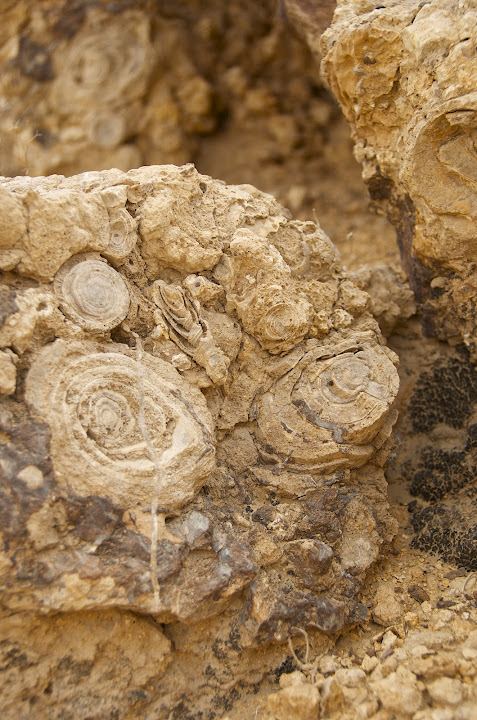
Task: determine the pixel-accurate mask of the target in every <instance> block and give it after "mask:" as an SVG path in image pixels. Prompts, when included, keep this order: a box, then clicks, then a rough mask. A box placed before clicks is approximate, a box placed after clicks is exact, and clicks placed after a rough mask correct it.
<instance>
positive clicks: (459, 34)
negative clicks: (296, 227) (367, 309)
mask: <svg viewBox="0 0 477 720" xmlns="http://www.w3.org/2000/svg"><path fill="white" fill-rule="evenodd" d="M310 28H312V20H310ZM476 28H477V11H476V9H475V7H474V5H473V3H462V2H457V0H455V1H453V2H447V0H431V2H427V3H425V4H424V5H423V4H422V3H421V2H419V0H406V2H400V1H399V0H384V1H383V2H381V0H379V2H373V1H372V2H363V3H356V2H354V1H353V0H341V1H340V2H338V7H337V10H336V13H335V16H334V21H333V23H332V25H331V27H330V28H329V29H328V30H327V31H326V32H325V33H324V35H323V37H322V41H321V50H322V53H323V64H322V69H323V72H324V73H325V74H326V76H327V78H328V81H329V84H330V86H331V89H332V91H333V92H334V94H335V95H336V97H337V98H338V101H339V102H340V104H341V107H342V109H343V111H344V113H345V115H346V117H347V119H348V120H349V122H350V124H351V128H352V134H353V138H354V141H355V154H356V157H357V159H358V160H359V162H361V163H362V165H363V177H364V179H365V181H366V182H367V184H368V188H369V191H370V195H371V198H372V199H373V201H375V202H376V203H377V204H380V205H381V206H383V207H384V209H385V210H386V212H387V214H388V217H389V219H390V220H391V222H392V223H393V224H394V225H395V228H396V231H397V236H398V243H399V246H400V250H401V255H402V259H403V264H404V268H405V270H406V272H407V273H408V276H409V279H410V283H411V287H412V288H413V290H414V291H415V292H416V296H417V299H418V301H419V303H421V305H422V308H423V312H424V323H425V328H426V331H427V332H428V333H433V334H436V335H438V336H439V337H441V338H452V337H460V338H462V339H463V340H464V341H465V343H466V344H467V345H468V347H469V349H470V350H471V352H472V353H474V354H475V345H476V340H477V326H476V322H475V313H474V310H473V308H474V303H475V297H476V282H475V272H474V264H475V259H476V246H475V222H476V219H477V196H476V191H475V181H476V178H477V156H476V152H475V125H476V116H477V95H476V93H475V79H476V75H477V61H476V58H475V53H474V52H473V48H474V47H475V43H476V39H477V37H476V33H477V30H476ZM310 32H311V34H312V35H313V32H312V30H310ZM315 35H316V33H315ZM311 44H312V45H313V43H311Z"/></svg>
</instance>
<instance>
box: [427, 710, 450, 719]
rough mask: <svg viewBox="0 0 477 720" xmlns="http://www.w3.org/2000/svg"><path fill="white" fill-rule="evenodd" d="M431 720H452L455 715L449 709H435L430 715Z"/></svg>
mask: <svg viewBox="0 0 477 720" xmlns="http://www.w3.org/2000/svg"><path fill="white" fill-rule="evenodd" d="M431 718H432V720H454V718H455V715H454V713H453V712H452V710H449V708H436V709H435V710H433V711H432V713H431Z"/></svg>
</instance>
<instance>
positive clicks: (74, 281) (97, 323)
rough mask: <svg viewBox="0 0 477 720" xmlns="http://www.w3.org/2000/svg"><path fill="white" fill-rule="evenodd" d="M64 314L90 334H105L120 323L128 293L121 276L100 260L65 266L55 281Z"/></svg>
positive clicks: (127, 303) (126, 309)
mask: <svg viewBox="0 0 477 720" xmlns="http://www.w3.org/2000/svg"><path fill="white" fill-rule="evenodd" d="M55 285H56V288H57V292H58V294H59V296H60V298H61V299H60V306H61V309H62V310H63V312H64V313H65V315H67V316H68V317H69V318H70V319H71V320H73V321H74V322H76V323H77V324H78V325H81V327H83V328H84V329H85V330H90V331H91V332H107V331H108V330H112V328H114V327H116V325H119V323H120V322H121V321H122V320H124V318H125V317H126V315H127V314H128V310H129V303H130V297H129V290H128V287H127V285H126V283H125V281H124V280H123V278H122V276H121V275H120V274H119V273H117V272H116V270H113V268H111V267H109V265H108V264H107V263H105V262H103V261H102V260H91V259H84V260H81V259H80V260H79V262H76V263H74V264H73V265H71V264H69V263H67V265H66V267H64V268H62V270H60V272H59V273H58V275H57V277H56V278H55Z"/></svg>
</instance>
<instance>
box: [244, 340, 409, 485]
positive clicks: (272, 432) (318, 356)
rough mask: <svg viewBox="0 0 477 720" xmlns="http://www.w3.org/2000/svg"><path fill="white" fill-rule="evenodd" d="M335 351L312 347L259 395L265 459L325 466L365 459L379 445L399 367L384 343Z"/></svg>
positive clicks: (331, 467)
mask: <svg viewBox="0 0 477 720" xmlns="http://www.w3.org/2000/svg"><path fill="white" fill-rule="evenodd" d="M331 352H334V353H336V354H333V355H332V356H331V357H330V349H329V348H326V349H324V348H317V349H315V350H312V351H310V352H308V353H306V354H305V355H304V357H303V359H302V360H300V362H299V363H298V364H297V365H296V366H295V367H294V368H293V369H292V370H291V371H290V372H289V373H287V374H286V375H285V376H284V377H282V378H280V380H278V382H277V383H276V384H275V385H274V386H273V387H272V388H271V389H270V390H269V391H268V392H267V393H265V394H264V395H263V396H262V397H261V398H260V400H259V401H258V406H257V423H258V427H259V438H260V439H261V441H262V447H261V452H262V456H263V457H265V458H266V459H268V460H272V461H275V462H283V463H284V464H285V465H286V466H287V467H288V468H290V469H295V470H304V469H306V470H308V471H321V472H323V471H328V470H336V469H341V468H346V467H354V466H358V465H361V464H362V463H364V462H365V461H366V460H367V459H368V458H369V457H370V456H371V455H372V454H373V452H374V451H375V449H376V444H379V440H377V438H378V437H379V435H378V434H379V430H380V429H381V428H382V427H383V425H384V423H385V422H386V418H387V416H388V412H389V407H390V404H391V402H392V400H393V399H394V396H395V394H396V392H397V389H398V377H397V372H396V368H395V365H394V363H393V362H392V360H391V359H390V356H389V354H388V353H387V352H386V351H384V350H383V349H382V348H381V347H379V346H366V345H364V344H363V346H360V345H355V346H349V347H346V346H344V347H343V346H342V347H341V349H338V348H335V349H334V350H332V351H331ZM385 437H386V434H385ZM376 441H377V442H376Z"/></svg>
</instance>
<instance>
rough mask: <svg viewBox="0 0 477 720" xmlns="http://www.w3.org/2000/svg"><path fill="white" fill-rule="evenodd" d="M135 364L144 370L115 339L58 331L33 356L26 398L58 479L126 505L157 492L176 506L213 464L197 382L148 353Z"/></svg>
mask: <svg viewBox="0 0 477 720" xmlns="http://www.w3.org/2000/svg"><path fill="white" fill-rule="evenodd" d="M123 349H124V351H122V350H123ZM141 363H142V365H143V369H144V372H141V368H138V360H137V358H136V357H135V356H134V351H131V350H129V348H124V346H120V345H117V344H112V343H111V344H106V345H100V344H96V343H94V342H82V343H68V344H67V343H65V342H64V341H63V340H57V341H55V342H54V343H53V344H51V345H47V346H46V347H45V348H44V349H43V350H42V351H41V352H40V354H39V356H38V358H37V359H36V360H35V361H34V363H33V365H32V367H31V370H30V372H29V374H28V378H27V392H26V397H27V401H28V402H29V403H30V405H32V406H33V407H34V408H35V410H36V411H37V412H38V413H39V414H40V415H41V416H42V417H43V418H44V419H45V421H46V422H48V424H49V425H50V427H51V433H52V440H51V454H52V457H53V462H54V466H55V473H56V477H57V480H58V482H59V483H60V484H61V485H63V486H66V487H67V488H68V489H69V490H70V491H71V492H73V493H74V494H78V495H82V496H85V495H100V496H104V497H107V498H108V499H110V500H111V501H112V502H114V503H117V504H119V505H122V506H126V507H131V506H132V505H135V504H137V503H142V502H148V503H149V502H151V501H152V500H153V499H154V498H156V500H157V503H158V505H159V506H162V507H165V508H166V509H175V508H178V507H180V506H182V505H184V504H185V503H186V502H188V501H189V500H191V499H192V498H193V497H194V496H195V494H196V493H197V492H198V490H199V489H200V487H201V485H202V484H203V482H204V481H205V478H206V477H207V475H208V473H209V472H210V471H211V470H212V469H213V467H214V442H213V423H212V419H211V417H210V414H209V411H208V409H207V405H206V403H205V400H204V398H203V396H202V394H201V393H200V391H199V390H197V389H196V388H193V387H192V386H190V385H189V383H187V382H186V381H185V380H184V379H183V378H181V376H180V375H179V374H178V373H177V372H176V371H175V370H174V368H173V367H172V366H171V365H169V364H168V363H165V362H163V361H161V360H158V359H157V358H154V357H153V356H151V355H148V354H147V353H145V354H144V356H143V358H142V360H141ZM138 372H141V378H142V380H141V382H139V379H138ZM141 417H142V420H143V421H144V423H145V425H146V427H147V437H145V433H144V432H143V430H142V429H141ZM149 443H150V445H151V446H152V452H151V447H149ZM151 455H154V456H155V457H157V459H158V463H159V465H160V472H159V471H158V468H157V467H156V465H155V463H154V462H153V461H152V460H151ZM159 476H160V477H159Z"/></svg>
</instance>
